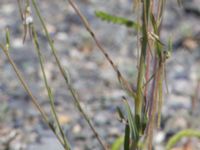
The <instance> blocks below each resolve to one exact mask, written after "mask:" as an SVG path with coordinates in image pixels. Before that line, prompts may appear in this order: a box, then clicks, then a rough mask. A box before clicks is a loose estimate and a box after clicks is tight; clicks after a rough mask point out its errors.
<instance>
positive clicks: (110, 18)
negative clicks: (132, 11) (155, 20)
mask: <svg viewBox="0 0 200 150" xmlns="http://www.w3.org/2000/svg"><path fill="white" fill-rule="evenodd" d="M95 15H96V16H97V17H98V18H100V19H101V20H103V21H107V22H111V23H114V24H120V25H125V26H126V27H129V28H134V29H135V30H138V29H139V28H140V25H139V24H138V23H136V22H134V21H132V20H129V19H127V18H124V17H119V16H115V15H111V14H109V13H107V12H104V11H96V12H95Z"/></svg>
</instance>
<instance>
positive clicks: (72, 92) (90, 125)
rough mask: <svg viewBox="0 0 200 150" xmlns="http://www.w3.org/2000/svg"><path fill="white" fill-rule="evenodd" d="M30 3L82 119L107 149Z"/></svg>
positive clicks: (34, 3)
mask: <svg viewBox="0 0 200 150" xmlns="http://www.w3.org/2000/svg"><path fill="white" fill-rule="evenodd" d="M32 4H33V7H34V8H35V10H36V14H37V16H38V17H39V20H40V22H41V24H42V27H43V29H44V31H45V35H46V37H47V39H48V42H49V45H50V47H51V50H52V53H53V56H54V58H55V60H56V63H57V65H58V67H59V70H60V72H61V74H62V76H63V78H64V79H65V82H66V84H67V86H68V88H69V91H70V93H71V95H72V97H73V99H74V100H75V103H76V106H77V108H78V109H79V111H80V113H81V114H82V115H83V117H84V119H85V120H86V121H87V123H88V125H89V127H90V128H91V130H92V131H93V133H94V135H95V137H96V138H97V140H98V141H99V143H100V145H101V146H102V148H103V149H104V150H107V147H106V146H105V144H104V142H103V141H102V139H101V138H100V136H99V134H98V133H97V131H96V130H95V128H94V126H93V124H92V122H91V121H90V119H89V117H88V115H87V114H86V113H85V111H84V110H83V108H82V106H81V104H80V100H79V98H78V96H77V94H76V92H75V90H74V88H73V87H72V85H71V84H70V81H69V77H68V76H67V74H66V72H65V70H64V69H63V67H62V65H61V63H60V60H59V58H58V56H57V53H56V49H55V47H54V44H53V41H52V40H51V37H50V35H49V33H48V30H47V28H46V25H45V22H44V20H43V18H42V16H41V14H40V11H39V9H38V7H37V4H36V2H35V0H32Z"/></svg>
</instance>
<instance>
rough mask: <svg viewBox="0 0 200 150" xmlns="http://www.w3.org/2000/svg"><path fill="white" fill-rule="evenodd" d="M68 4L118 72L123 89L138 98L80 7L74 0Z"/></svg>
mask: <svg viewBox="0 0 200 150" xmlns="http://www.w3.org/2000/svg"><path fill="white" fill-rule="evenodd" d="M68 2H69V3H70V5H71V6H72V8H73V9H74V10H75V12H76V13H77V15H78V16H79V17H80V19H81V20H82V22H83V25H84V26H85V28H86V30H87V31H88V32H89V33H90V35H91V36H92V38H93V40H94V41H95V43H96V45H97V47H98V48H99V50H100V51H101V52H102V53H103V55H104V56H105V58H106V59H107V60H108V62H109V63H110V65H111V66H112V68H113V69H114V71H115V72H116V74H117V78H118V80H119V82H120V84H121V85H122V87H123V88H125V89H126V90H127V91H128V92H129V94H131V95H132V96H133V97H134V98H136V94H135V91H133V88H131V86H130V84H129V83H128V81H127V80H126V79H125V78H124V77H123V76H122V74H121V72H120V71H119V69H118V67H117V66H116V65H115V64H114V62H113V61H112V59H111V58H110V56H109V55H108V53H107V52H106V50H105V49H104V48H103V47H102V46H101V44H100V42H99V41H98V39H97V38H96V35H95V33H94V32H93V30H92V28H91V27H90V25H89V22H88V20H87V19H86V17H85V16H84V15H83V14H82V12H81V11H80V10H79V8H78V6H77V5H76V4H75V2H74V1H73V0H68Z"/></svg>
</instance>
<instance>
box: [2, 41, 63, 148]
mask: <svg viewBox="0 0 200 150" xmlns="http://www.w3.org/2000/svg"><path fill="white" fill-rule="evenodd" d="M0 47H1V49H2V50H3V52H4V54H5V55H6V57H7V59H8V61H9V63H10V64H11V66H12V68H13V69H14V71H15V73H16V75H17V77H18V79H19V81H20V82H21V84H22V86H23V88H24V89H25V91H26V92H27V93H28V95H29V96H30V98H31V100H32V102H33V104H34V106H35V107H36V109H37V110H38V111H39V112H40V114H41V116H42V119H43V120H44V121H45V123H46V124H47V125H48V126H49V128H50V129H51V130H52V131H53V133H54V134H55V136H56V137H57V139H58V140H59V142H60V143H61V144H62V145H64V144H63V141H62V139H61V137H60V136H59V135H58V134H57V133H56V132H55V129H54V127H53V125H52V124H51V122H50V121H49V119H48V117H47V114H46V113H45V112H44V110H43V109H42V108H41V106H40V104H39V103H38V100H37V99H36V98H35V97H34V96H33V94H32V92H31V90H30V89H29V87H28V85H27V83H26V81H25V80H24V77H23V76H22V73H21V72H20V71H19V69H18V67H17V66H16V64H15V62H14V61H13V59H12V58H11V57H10V54H9V52H8V50H7V49H6V48H5V47H4V46H3V45H2V44H0Z"/></svg>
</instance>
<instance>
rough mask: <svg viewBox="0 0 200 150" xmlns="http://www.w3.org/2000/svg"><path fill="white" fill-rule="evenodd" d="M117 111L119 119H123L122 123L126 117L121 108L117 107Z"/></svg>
mask: <svg viewBox="0 0 200 150" xmlns="http://www.w3.org/2000/svg"><path fill="white" fill-rule="evenodd" d="M116 109H117V113H118V115H119V118H120V119H121V121H122V120H125V117H124V115H123V113H122V111H121V109H120V108H119V107H117V108H116Z"/></svg>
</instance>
